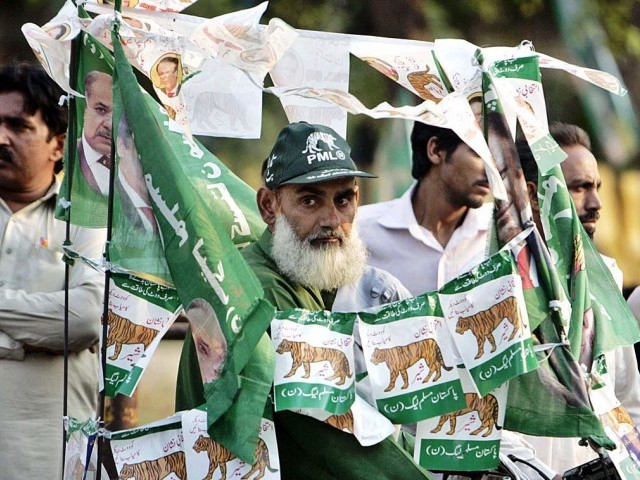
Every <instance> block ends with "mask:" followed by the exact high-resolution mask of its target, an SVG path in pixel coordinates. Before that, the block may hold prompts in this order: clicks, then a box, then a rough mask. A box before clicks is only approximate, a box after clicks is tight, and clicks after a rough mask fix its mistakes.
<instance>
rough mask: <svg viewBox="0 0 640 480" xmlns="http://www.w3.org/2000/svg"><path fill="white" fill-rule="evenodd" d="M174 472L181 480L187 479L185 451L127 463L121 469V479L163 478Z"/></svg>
mask: <svg viewBox="0 0 640 480" xmlns="http://www.w3.org/2000/svg"><path fill="white" fill-rule="evenodd" d="M172 473H173V474H174V475H175V476H177V477H178V478H179V479H180V480H186V478H187V468H186V466H185V461H184V452H174V453H170V454H169V455H167V456H166V457H160V458H156V459H155V460H145V461H143V462H140V463H130V464H129V463H125V464H124V465H123V466H122V469H121V470H120V480H127V479H129V478H134V479H135V480H162V479H163V478H166V477H168V476H169V475H170V474H172Z"/></svg>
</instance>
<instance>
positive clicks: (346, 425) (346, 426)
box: [324, 410, 354, 434]
mask: <svg viewBox="0 0 640 480" xmlns="http://www.w3.org/2000/svg"><path fill="white" fill-rule="evenodd" d="M324 422H325V423H328V424H329V425H331V426H332V427H333V428H337V429H338V430H342V431H343V432H345V431H346V432H349V433H351V434H353V431H354V430H353V412H352V411H351V410H349V411H348V412H347V413H343V414H342V415H331V416H330V417H329V418H327V419H326V420H325V421H324Z"/></svg>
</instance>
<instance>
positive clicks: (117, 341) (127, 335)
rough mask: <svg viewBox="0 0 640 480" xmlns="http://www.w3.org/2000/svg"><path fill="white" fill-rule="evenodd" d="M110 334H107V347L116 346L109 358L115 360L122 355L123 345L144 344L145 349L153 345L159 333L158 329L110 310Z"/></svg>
mask: <svg viewBox="0 0 640 480" xmlns="http://www.w3.org/2000/svg"><path fill="white" fill-rule="evenodd" d="M108 321H109V334H108V335H107V348H109V347H110V346H111V345H115V346H116V348H115V350H114V352H113V355H111V356H110V357H109V360H115V359H117V358H118V355H120V351H121V350H122V346H123V345H138V344H142V345H144V348H145V350H146V349H147V348H148V347H149V345H151V342H153V339H154V338H156V335H158V330H155V329H153V328H149V327H145V326H144V325H138V324H136V323H133V322H132V321H131V320H128V319H126V318H124V317H121V316H120V315H118V314H117V313H114V312H112V311H111V310H109V316H108Z"/></svg>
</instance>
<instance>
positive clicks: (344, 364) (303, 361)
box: [276, 339, 353, 385]
mask: <svg viewBox="0 0 640 480" xmlns="http://www.w3.org/2000/svg"><path fill="white" fill-rule="evenodd" d="M287 352H289V353H291V358H292V359H293V364H292V365H291V370H290V371H289V373H287V374H286V375H285V378H289V377H292V376H293V375H295V373H296V371H297V370H298V368H300V365H302V366H303V367H304V375H303V377H302V378H309V377H310V376H311V364H312V363H317V362H329V363H330V364H331V368H332V369H333V375H331V376H330V377H327V378H326V379H325V380H327V381H331V380H335V379H336V378H339V379H340V380H339V381H338V382H337V383H336V385H344V382H345V381H346V380H347V378H351V377H352V376H353V374H352V373H351V369H350V367H349V360H347V356H346V355H345V354H344V352H343V351H342V350H338V349H336V348H325V347H314V346H312V345H309V344H308V343H306V342H294V341H292V340H287V339H284V340H282V342H280V345H278V349H277V350H276V353H279V354H281V355H283V354H285V353H287Z"/></svg>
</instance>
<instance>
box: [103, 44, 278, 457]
mask: <svg viewBox="0 0 640 480" xmlns="http://www.w3.org/2000/svg"><path fill="white" fill-rule="evenodd" d="M113 44H114V53H115V58H116V69H115V75H114V77H115V78H114V79H115V82H114V83H115V84H116V85H117V88H116V89H115V95H114V97H115V103H116V105H118V106H117V108H116V109H117V110H118V109H119V110H120V111H121V112H123V113H126V115H127V117H128V122H129V127H130V129H131V132H132V135H133V138H134V141H135V146H136V150H137V152H138V156H139V158H140V162H141V165H142V171H143V173H144V179H145V183H146V186H147V189H148V193H149V198H150V200H151V204H152V207H153V212H154V214H155V219H156V221H157V226H158V230H159V234H160V236H161V238H162V244H163V247H164V254H165V258H166V260H167V265H168V267H169V272H170V275H171V278H172V279H173V282H174V284H175V287H176V289H177V291H178V295H179V297H180V300H181V302H182V304H183V306H184V307H185V312H186V315H187V317H188V318H189V321H190V323H191V326H192V330H193V327H194V324H195V325H197V326H199V327H201V328H199V329H197V330H194V337H196V335H195V334H196V333H197V334H198V335H197V337H198V338H194V340H195V344H196V347H197V351H198V359H199V362H200V370H201V373H202V376H203V379H204V391H205V397H206V399H207V415H208V419H207V422H208V426H209V433H210V435H211V437H212V438H214V439H215V440H216V441H218V442H219V443H221V444H222V445H224V446H225V447H226V448H228V449H229V450H231V451H232V452H234V453H235V454H236V455H238V456H239V457H241V458H242V459H245V460H246V461H251V462H252V461H253V454H254V452H255V450H256V446H257V442H258V439H257V432H258V429H259V425H260V420H261V418H262V413H263V409H264V404H265V401H266V398H267V394H268V392H269V390H270V388H271V383H272V380H273V352H272V351H271V350H270V345H269V344H268V338H267V339H266V340H265V338H266V337H263V335H264V332H265V331H266V329H267V326H268V325H269V322H270V321H271V318H272V317H273V313H274V309H273V307H272V306H271V305H270V304H269V303H268V302H267V301H266V300H264V299H263V298H262V295H263V292H262V288H261V286H260V283H259V282H258V280H257V278H256V277H255V275H254V274H253V272H252V271H251V269H250V268H249V267H248V266H247V264H246V263H245V261H244V260H243V258H242V257H241V255H240V252H239V251H238V249H237V247H236V245H235V244H234V242H233V241H232V239H231V238H230V234H229V232H228V231H227V230H226V229H225V228H224V226H225V223H224V218H228V217H229V216H232V213H229V211H228V210H229V207H228V204H226V203H225V202H224V200H217V199H216V200H215V201H211V199H210V198H203V196H202V193H201V191H200V190H199V189H197V188H196V189H194V187H193V184H194V181H195V179H194V178H191V177H190V175H191V174H193V172H194V171H196V172H199V173H200V175H201V176H203V177H204V178H205V179H206V178H207V172H208V171H209V170H210V167H208V166H207V164H208V163H209V160H210V157H205V155H204V151H203V150H202V149H201V148H200V147H199V146H198V145H197V144H195V143H193V142H192V141H190V140H188V139H187V138H186V137H185V136H183V135H180V134H176V133H172V132H170V131H169V130H168V128H167V124H168V119H169V117H168V116H167V114H166V112H165V111H164V109H162V108H161V107H160V106H159V105H158V104H157V103H156V102H155V101H154V100H153V99H152V98H151V97H150V96H148V95H146V94H144V93H143V92H142V91H141V89H140V86H139V85H138V83H137V82H136V79H135V76H134V75H133V71H132V69H131V66H130V65H129V63H128V61H127V59H126V57H125V55H124V52H123V50H122V47H121V45H120V42H119V39H118V36H117V34H114V41H113ZM197 162H199V167H200V168H199V169H198V168H196V167H195V165H194V164H195V163H197ZM218 181H219V182H221V183H225V182H226V181H228V182H229V183H228V184H227V186H229V185H230V184H231V183H232V182H233V181H234V177H232V176H231V175H225V172H221V173H220V175H219V178H218ZM261 338H262V341H260V340H261ZM259 341H260V343H259ZM265 341H266V342H267V343H266V344H265ZM201 347H202V348H201ZM201 353H202V354H203V356H202V357H201V355H200V354H201ZM269 367H271V368H269ZM207 380H209V381H207Z"/></svg>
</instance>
